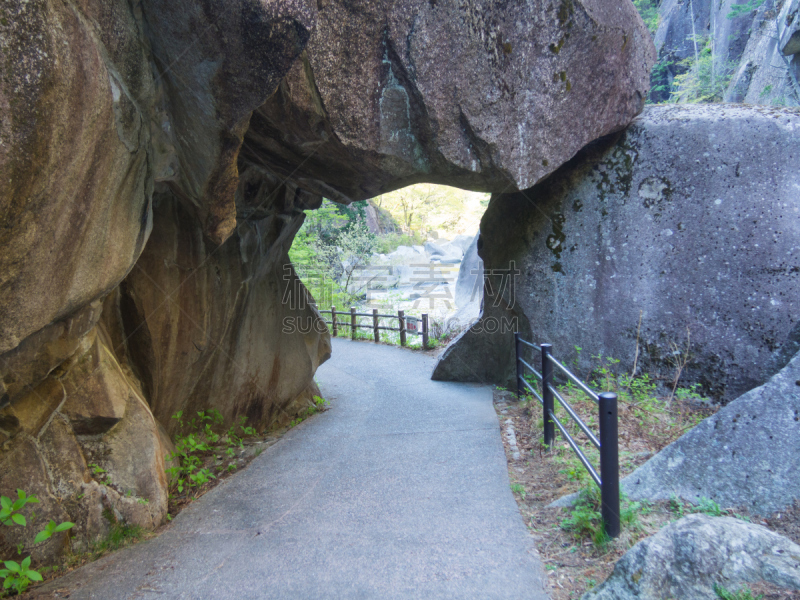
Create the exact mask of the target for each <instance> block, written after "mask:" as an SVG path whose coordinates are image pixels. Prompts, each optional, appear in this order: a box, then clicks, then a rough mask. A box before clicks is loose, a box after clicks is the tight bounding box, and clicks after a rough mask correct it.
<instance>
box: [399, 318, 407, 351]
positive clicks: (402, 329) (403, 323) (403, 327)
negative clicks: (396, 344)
mask: <svg viewBox="0 0 800 600" xmlns="http://www.w3.org/2000/svg"><path fill="white" fill-rule="evenodd" d="M397 318H398V319H400V345H401V346H405V345H406V313H405V311H403V310H398V311H397Z"/></svg>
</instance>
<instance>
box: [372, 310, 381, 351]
mask: <svg viewBox="0 0 800 600" xmlns="http://www.w3.org/2000/svg"><path fill="white" fill-rule="evenodd" d="M372 330H373V332H374V334H375V343H376V344H377V343H378V342H380V341H381V334H380V332H379V331H378V309H377V308H373V309H372Z"/></svg>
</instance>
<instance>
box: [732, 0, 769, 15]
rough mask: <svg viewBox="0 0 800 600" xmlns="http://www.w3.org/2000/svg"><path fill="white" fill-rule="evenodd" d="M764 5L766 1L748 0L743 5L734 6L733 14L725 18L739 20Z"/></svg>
mask: <svg viewBox="0 0 800 600" xmlns="http://www.w3.org/2000/svg"><path fill="white" fill-rule="evenodd" d="M762 4H764V0H748V1H747V2H744V3H742V4H732V5H731V12H729V13H728V14H727V15H725V16H726V17H727V18H729V19H738V18H739V17H744V16H747V15H749V14H750V13H752V12H753V11H754V10H756V9H757V8H758V7H759V6H761V5H762Z"/></svg>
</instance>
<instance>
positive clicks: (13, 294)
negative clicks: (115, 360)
mask: <svg viewBox="0 0 800 600" xmlns="http://www.w3.org/2000/svg"><path fill="white" fill-rule="evenodd" d="M0 52H1V53H2V55H3V66H2V77H0V114H2V117H0V214H2V222H3V227H2V228H0V248H2V249H3V251H2V252H0V355H2V354H4V353H6V352H8V351H10V350H13V349H14V348H16V347H17V346H18V345H19V344H20V343H21V342H22V341H23V340H24V339H25V338H27V337H28V336H30V335H32V334H34V333H35V332H38V331H40V330H42V329H43V328H45V327H47V326H48V325H50V324H51V323H53V322H55V321H58V320H60V319H64V318H69V317H70V316H71V315H73V314H74V313H75V312H76V311H77V310H79V309H81V308H82V307H84V306H86V305H88V304H89V303H91V302H92V301H94V300H96V299H97V298H99V297H100V296H102V295H104V294H106V293H107V292H109V291H110V290H111V289H113V288H114V287H115V286H116V285H117V284H118V283H119V282H120V280H121V279H122V278H123V277H124V276H125V274H126V273H127V272H128V270H129V269H130V268H131V265H133V263H134V262H135V261H136V259H137V257H138V256H139V252H141V249H142V247H143V246H144V243H145V241H146V240H147V235H148V232H149V227H150V208H149V204H150V199H149V192H150V189H151V188H152V176H151V173H150V165H149V162H150V159H149V157H148V145H149V138H150V136H149V126H148V123H149V119H150V116H149V115H150V113H151V112H152V110H151V107H152V103H153V100H154V89H153V88H154V86H153V78H152V74H151V70H150V62H149V57H148V55H147V49H146V42H145V41H144V40H143V39H142V38H141V36H140V35H139V24H138V23H137V22H136V19H135V18H134V16H133V14H132V13H131V10H130V8H129V7H128V3H127V2H125V1H123V0H114V1H107V0H90V1H87V2H82V3H81V8H78V7H77V6H75V3H73V2H55V1H43V2H22V1H16V0H14V1H12V2H6V3H4V4H3V7H2V8H0ZM2 372H3V378H4V379H5V378H6V376H7V375H8V371H7V370H6V368H5V367H3V368H2Z"/></svg>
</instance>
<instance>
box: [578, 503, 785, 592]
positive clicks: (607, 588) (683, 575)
mask: <svg viewBox="0 0 800 600" xmlns="http://www.w3.org/2000/svg"><path fill="white" fill-rule="evenodd" d="M757 581H766V582H768V583H771V584H774V585H776V586H778V587H780V588H786V589H788V590H798V589H800V546H798V545H797V544H795V543H793V542H792V541H791V540H789V539H788V538H785V537H783V536H781V535H778V534H777V533H773V532H772V531H770V530H769V529H767V528H766V527H761V526H760V525H754V524H752V523H745V522H744V521H740V520H738V519H733V518H731V517H709V516H706V515H690V516H688V517H684V518H682V519H680V520H679V521H677V522H675V523H672V524H670V525H667V526H666V527H664V529H662V530H661V531H659V532H658V533H657V534H655V535H654V536H652V537H649V538H647V539H645V540H642V541H641V542H639V543H638V544H636V545H635V546H634V547H633V548H631V549H630V550H628V552H627V553H626V554H625V556H623V557H622V558H621V559H620V560H619V561H618V562H617V564H616V566H615V567H614V572H613V573H612V574H611V576H610V577H609V578H608V579H607V580H606V581H605V582H604V583H603V584H602V585H600V586H599V587H597V588H596V589H594V590H592V591H590V592H588V593H586V594H584V595H583V598H582V600H663V599H664V598H680V599H681V600H713V599H715V598H717V597H718V595H717V594H716V592H715V591H714V585H715V584H717V585H722V586H723V587H725V588H726V589H728V590H730V591H732V590H736V589H738V588H739V587H740V586H742V585H743V584H746V583H753V582H757Z"/></svg>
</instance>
